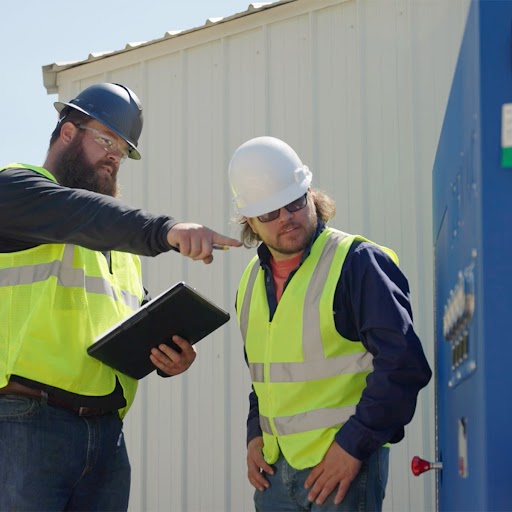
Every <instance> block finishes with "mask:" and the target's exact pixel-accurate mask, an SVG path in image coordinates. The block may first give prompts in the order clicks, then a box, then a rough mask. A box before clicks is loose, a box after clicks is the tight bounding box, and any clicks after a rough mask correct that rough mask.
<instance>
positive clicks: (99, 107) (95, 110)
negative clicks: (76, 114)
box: [53, 83, 143, 160]
mask: <svg viewBox="0 0 512 512" xmlns="http://www.w3.org/2000/svg"><path fill="white" fill-rule="evenodd" d="M53 105H54V106H55V108H56V109H57V111H58V112H59V113H62V111H63V110H64V109H65V108H66V107H69V108H73V109H76V110H79V111H80V112H83V113H84V114H87V115H88V116H89V117H92V118H93V119H96V121H99V122H100V123H102V124H104V125H105V126H106V127H107V128H109V129H110V130H112V131H113V132H114V133H117V135H119V137H122V138H123V139H124V140H125V141H126V142H127V143H128V146H129V148H130V149H129V151H128V156H129V157H130V158H133V159H134V160H140V153H139V152H138V151H137V145H138V142H139V137H140V133H141V132H142V124H143V117H142V106H141V104H140V101H139V98H137V96H136V95H135V93H134V92H133V91H131V90H130V89H128V87H125V86H124V85H120V84H110V83H99V84H94V85H91V86H90V87H87V88H86V89H84V90H83V91H82V92H81V93H80V94H79V95H78V96H77V97H76V98H74V99H72V100H70V101H69V102H67V103H66V102H61V101H56V102H55V103H54V104H53ZM63 117H64V116H63Z"/></svg>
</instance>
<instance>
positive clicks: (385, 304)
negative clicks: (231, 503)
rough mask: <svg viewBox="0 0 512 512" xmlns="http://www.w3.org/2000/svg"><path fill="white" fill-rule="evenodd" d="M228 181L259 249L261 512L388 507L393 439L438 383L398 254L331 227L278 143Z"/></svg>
mask: <svg viewBox="0 0 512 512" xmlns="http://www.w3.org/2000/svg"><path fill="white" fill-rule="evenodd" d="M229 181H230V185H231V190H232V193H233V196H234V202H235V207H236V210H237V213H238V214H239V217H238V222H239V223H240V224H241V226H242V232H241V240H242V242H243V243H244V245H245V246H246V247H254V246H256V245H258V244H259V247H258V251H257V255H256V256H255V257H254V258H253V259H252V260H251V262H250V263H249V265H248V266H247V268H246V270H245V272H244V273H243V275H242V278H241V280H240V284H239V287H238V293H237V301H236V309H237V317H238V321H239V324H240V329H241V332H242V337H243V340H244V348H245V356H246V360H247V363H248V366H249V369H250V374H251V379H252V383H253V390H252V392H251V394H250V397H249V402H250V410H249V416H248V420H247V466H248V477H249V481H250V483H251V484H252V485H253V486H254V487H255V489H256V491H255V495H254V500H255V505H256V510H258V512H270V511H275V510H279V511H292V510H318V511H320V510H322V511H349V510H367V511H379V510H381V508H382V501H383V499H384V493H385V486H386V482H387V475H388V457H389V443H397V442H398V441H400V440H401V439H402V438H403V437H404V425H406V424H407V423H409V422H410V421H411V419H412V417H413V414H414V410H415V407H416V399H417V395H418V392H419V391H420V389H421V388H423V387H424V386H426V385H427V383H428V382H429V380H430V378H431V370H430V368H429V365H428V363H427V360H426V358H425V355H424V352H423V349H422V346H421V343H420V340H419V339H418V337H417V335H416V334H415V332H414V329H413V325H412V312H411V305H410V300H409V287H408V283H407V280H406V278H405V276H404V275H403V274H402V272H401V271H400V270H399V268H398V266H397V257H396V255H395V253H394V252H393V251H392V250H390V249H387V248H385V247H381V246H378V245H376V244H374V243H372V242H370V241H368V240H366V239H365V238H363V237H361V236H355V235H349V234H347V233H343V232H341V231H338V230H335V229H333V228H330V227H328V226H327V225H326V223H327V222H328V221H329V220H330V219H331V218H332V217H333V216H334V213H335V204H334V201H333V200H332V199H331V198H330V197H328V196H327V195H326V194H325V193H323V192H320V191H318V190H315V189H313V188H311V181H312V173H311V171H310V170H309V169H308V167H307V166H306V165H304V164H303V163H302V161H301V160H300V158H299V157H298V155H297V153H296V152H295V151H294V150H293V149H292V148H291V147H290V146H289V145H288V144H286V143H285V142H283V141H281V140H279V139H276V138H273V137H257V138H255V139H251V140H249V141H247V142H246V143H244V144H242V145H241V146H240V147H239V148H238V149H237V150H236V151H235V153H234V155H233V157H232V159H231V162H230V165H229ZM260 242H261V243H260Z"/></svg>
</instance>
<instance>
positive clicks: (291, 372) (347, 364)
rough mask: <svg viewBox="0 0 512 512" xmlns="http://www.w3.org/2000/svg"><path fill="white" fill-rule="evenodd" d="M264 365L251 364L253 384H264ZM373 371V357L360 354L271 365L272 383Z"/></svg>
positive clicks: (303, 380) (367, 354)
mask: <svg viewBox="0 0 512 512" xmlns="http://www.w3.org/2000/svg"><path fill="white" fill-rule="evenodd" d="M263 368H264V365H263V363H250V364H249V369H250V372H251V379H252V381H253V382H263ZM371 371H373V356H372V355H371V354H370V353H369V352H359V353H357V354H349V355H347V356H340V357H331V358H329V359H321V360H319V361H309V362H299V363H270V382H306V381H310V380H320V379H327V378H329V377H335V376H337V375H346V374H350V373H360V372H371Z"/></svg>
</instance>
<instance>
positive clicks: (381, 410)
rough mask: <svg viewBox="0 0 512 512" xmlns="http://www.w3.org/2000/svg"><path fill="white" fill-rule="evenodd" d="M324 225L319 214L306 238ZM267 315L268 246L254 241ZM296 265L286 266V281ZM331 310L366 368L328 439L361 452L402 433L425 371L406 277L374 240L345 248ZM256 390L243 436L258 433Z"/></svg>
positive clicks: (271, 297) (273, 302)
mask: <svg viewBox="0 0 512 512" xmlns="http://www.w3.org/2000/svg"><path fill="white" fill-rule="evenodd" d="M324 229H325V224H323V223H321V222H319V224H318V227H317V230H316V233H315V235H314V237H313V239H312V240H311V243H310V245H309V246H308V248H307V249H306V250H305V251H304V254H303V256H302V260H301V263H302V261H304V259H306V258H307V257H308V255H309V253H310V251H311V245H312V244H313V242H314V241H315V240H316V238H317V237H318V235H319V234H320V233H321V232H322V231H323V230H324ZM258 256H259V258H260V264H261V267H262V268H263V270H264V272H265V285H266V289H267V299H268V304H269V309H270V319H269V320H272V317H273V316H274V313H275V311H276V308H277V299H276V294H275V290H274V282H273V279H272V277H271V275H272V273H271V267H270V251H269V250H268V248H267V247H266V246H265V244H261V245H260V246H259V247H258ZM295 272H296V270H295V271H293V272H291V273H290V276H289V277H288V279H287V281H286V283H285V288H286V285H287V284H288V283H289V281H290V280H291V279H293V275H294V274H295ZM333 315H334V320H335V325H336V329H337V331H338V332H339V333H340V334H341V335H342V336H343V337H344V338H347V339H349V340H353V341H361V343H362V344H363V345H364V347H365V348H366V349H367V350H368V351H369V352H370V353H371V354H372V355H373V366H374V369H373V371H372V372H371V373H370V374H369V375H368V377H367V385H366V388H365V389H364V391H363V394H362V396H361V399H360V401H359V403H358V405H357V407H356V412H355V414H354V415H353V416H351V417H350V418H349V420H348V421H347V422H346V423H345V424H344V425H342V427H341V428H340V430H339V431H338V433H337V434H336V438H335V440H336V442H337V443H338V444H339V445H340V446H341V447H342V448H343V449H344V450H346V451H347V452H348V453H350V454H351V455H352V456H353V457H356V458H357V459H359V460H364V459H365V458H367V457H369V456H370V455H371V454H372V453H373V452H374V451H375V450H377V449H378V448H379V447H381V446H383V445H384V444H385V443H388V442H390V443H397V442H398V441H400V440H401V439H402V438H403V437H404V426H405V425H406V424H407V423H409V422H410V421H411V419H412V417H413V415H414V411H415V408H416V399H417V396H418V392H419V391H420V389H421V388H423V387H424V386H426V385H427V383H428V382H429V380H430V378H431V376H432V372H431V370H430V367H429V365H428V362H427V360H426V358H425V354H424V352H423V348H422V346H421V342H420V340H419V338H418V336H417V335H416V333H415V332H414V328H413V319H412V310H411V304H410V298H409V285H408V282H407V279H406V277H405V276H404V274H403V273H402V272H401V270H400V269H399V268H398V266H397V265H396V264H395V263H394V262H393V261H392V260H391V258H390V257H389V256H388V255H387V254H386V253H385V252H384V251H383V250H382V249H380V248H379V247H378V246H376V245H374V244H371V243H368V242H362V241H355V242H354V243H353V244H352V247H351V248H350V250H349V252H348V254H347V257H346V259H345V262H344V264H343V268H342V270H341V275H340V277H339V281H338V284H337V287H336V292H335V296H334V304H333ZM261 435H262V432H261V428H260V425H259V410H258V398H257V396H256V394H255V392H254V390H253V391H252V392H251V394H250V395H249V415H248V419H247V442H249V441H250V440H251V439H253V438H254V437H257V436H261Z"/></svg>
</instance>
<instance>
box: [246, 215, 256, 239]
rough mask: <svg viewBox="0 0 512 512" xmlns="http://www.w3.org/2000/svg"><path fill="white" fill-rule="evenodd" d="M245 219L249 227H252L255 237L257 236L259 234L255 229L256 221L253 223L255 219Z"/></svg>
mask: <svg viewBox="0 0 512 512" xmlns="http://www.w3.org/2000/svg"><path fill="white" fill-rule="evenodd" d="M244 218H245V220H246V222H247V224H249V226H250V227H251V229H252V232H253V233H254V234H255V235H257V234H258V232H257V231H256V229H255V228H254V221H253V219H251V218H250V217H244Z"/></svg>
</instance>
